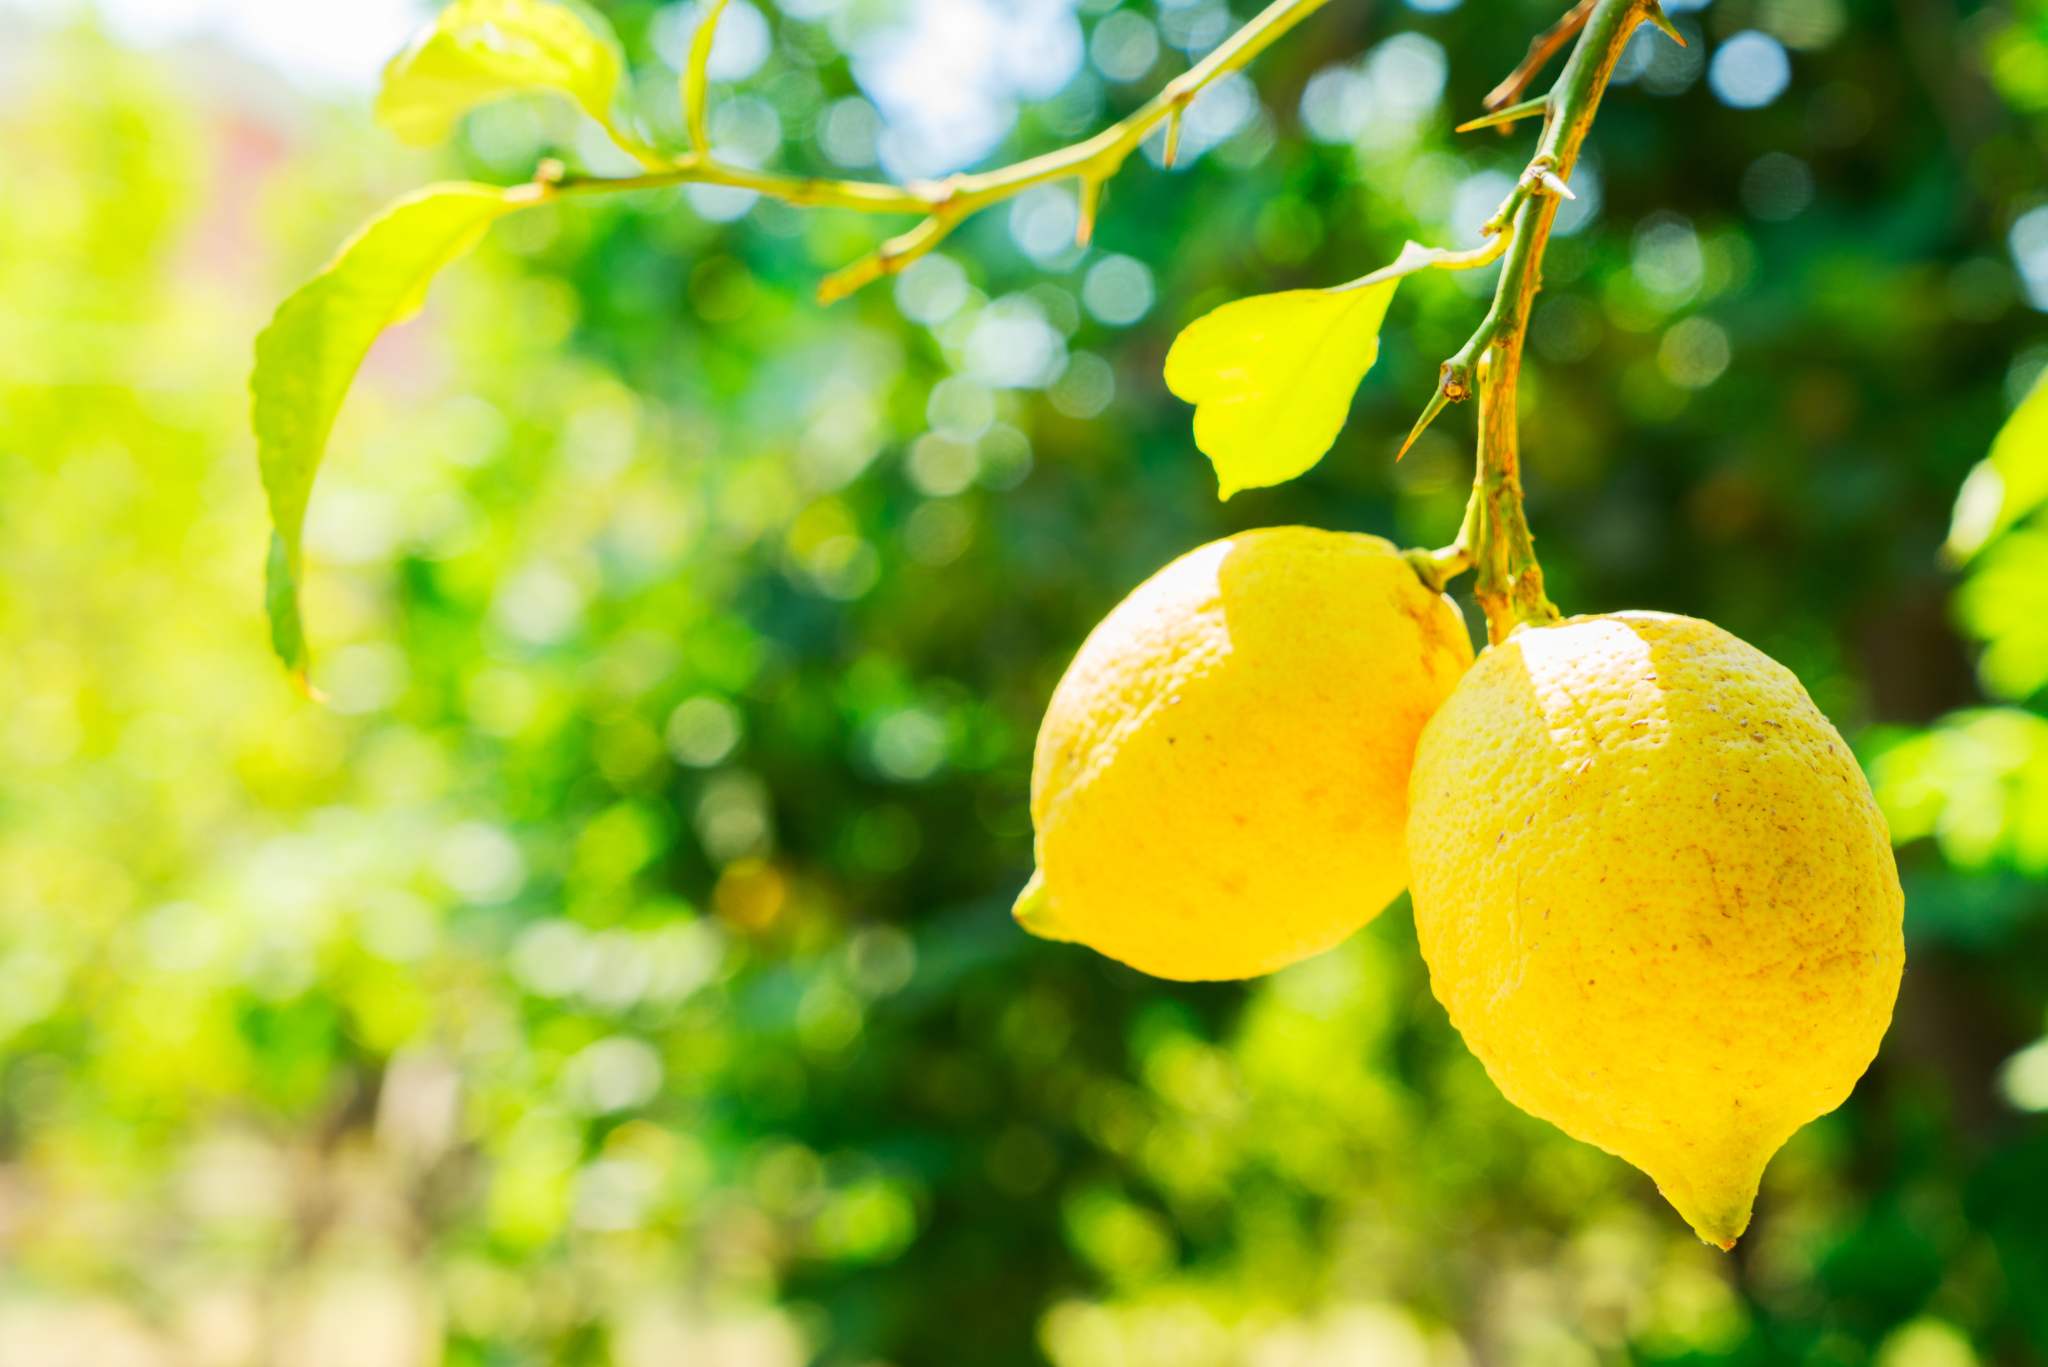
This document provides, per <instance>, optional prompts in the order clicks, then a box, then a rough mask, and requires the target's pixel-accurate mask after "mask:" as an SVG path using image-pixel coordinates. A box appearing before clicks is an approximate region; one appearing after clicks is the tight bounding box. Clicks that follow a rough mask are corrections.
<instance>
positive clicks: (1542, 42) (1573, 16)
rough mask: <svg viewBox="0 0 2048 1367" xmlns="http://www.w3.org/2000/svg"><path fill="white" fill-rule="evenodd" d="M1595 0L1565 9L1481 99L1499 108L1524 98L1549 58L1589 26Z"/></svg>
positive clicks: (1531, 42)
mask: <svg viewBox="0 0 2048 1367" xmlns="http://www.w3.org/2000/svg"><path fill="white" fill-rule="evenodd" d="M1595 3H1596V0H1578V3H1577V4H1575V5H1573V6H1572V7H1571V8H1570V9H1568V10H1566V11H1565V12H1564V18H1562V19H1560V20H1558V21H1557V22H1556V23H1554V24H1552V25H1551V26H1550V27H1549V28H1547V29H1545V30H1543V32H1541V33H1539V34H1537V35H1536V36H1535V37H1534V38H1531V39H1530V40H1529V55H1528V56H1526V57H1524V58H1522V61H1521V65H1519V66H1517V67H1516V68H1515V69H1514V70H1513V71H1510V72H1509V73H1508V76H1507V79H1506V80H1504V81H1502V82H1501V83H1500V84H1499V85H1497V86H1495V87H1494V88H1493V89H1492V90H1490V91H1488V92H1487V95H1486V98H1485V99H1484V100H1481V101H1480V103H1481V104H1483V105H1485V106H1486V107H1487V108H1488V109H1500V108H1502V107H1504V106H1506V105H1510V104H1513V103H1514V102H1515V101H1516V100H1519V99H1521V98H1522V92H1523V91H1525V90H1527V89H1528V88H1529V83H1530V82H1531V81H1533V80H1535V79H1536V77H1537V76H1538V75H1540V74H1541V73H1542V71H1543V68H1544V67H1546V66H1549V65H1550V59H1551V58H1552V57H1555V56H1556V55H1557V54H1558V53H1559V52H1561V51H1563V50H1564V45H1565V44H1566V43H1569V42H1570V41H1571V40H1572V39H1573V37H1575V36H1576V35H1577V34H1578V32H1579V30H1580V29H1582V28H1584V27H1585V26H1586V19H1587V18H1588V16H1590V15H1591V14H1592V13H1593V6H1594V4H1595Z"/></svg>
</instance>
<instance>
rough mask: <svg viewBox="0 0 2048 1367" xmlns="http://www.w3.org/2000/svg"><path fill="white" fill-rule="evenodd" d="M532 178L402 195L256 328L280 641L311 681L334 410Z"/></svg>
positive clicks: (526, 200) (256, 410)
mask: <svg viewBox="0 0 2048 1367" xmlns="http://www.w3.org/2000/svg"><path fill="white" fill-rule="evenodd" d="M539 196H540V192H539V191H538V190H537V189H536V188H535V187H533V186H520V187H518V188H516V189H511V190H503V189H499V188H497V187H495V186H490V185H467V184H450V185H434V186H429V187H428V188H427V189H425V190H422V191H420V192H419V193H417V194H414V195H410V196H408V197H407V198H405V199H402V200H400V201H398V202H397V203H396V204H394V205H392V206H391V207H390V208H389V209H387V210H385V212H384V213H383V214H381V215H380V216H378V217H377V218H375V219H373V220H372V221H371V222H370V223H369V224H368V225H366V226H365V227H364V228H363V229H362V230H361V231H359V232H358V233H357V234H356V235H355V236H354V237H352V238H350V239H349V240H348V242H347V243H345V244H344V245H343V246H342V248H341V250H340V251H339V252H337V253H336V254H335V257H334V259H333V260H332V261H330V262H329V263H328V264H327V266H326V268H325V269H324V270H322V271H321V272H320V273H319V274H318V275H316V276H314V277H313V278H312V279H311V280H309V281H307V282H306V283H305V284H304V285H302V286H301V287H300V288H299V290H298V292H297V293H295V294H293V295H292V296H291V297H290V298H289V299H286V300H285V301H284V303H282V304H280V305H278V309H277V314H276V316H275V317H273V318H272V319H271V321H270V326H268V327H266V328H265V329H264V330H263V332H262V333H261V335H259V336H258V337H257V338H256V369H255V372H254V373H253V374H252V375H251V377H250V381H249V388H250V393H251V396H252V398H253V400H254V404H253V408H252V417H253V420H254V425H255V429H256V453H257V461H258V464H259V466H260V467H261V470H262V473H263V492H264V494H265V496H266V497H267V498H268V500H269V503H270V520H271V526H272V528H273V532H272V536H271V547H270V560H269V569H268V576H267V577H268V590H267V595H266V597H267V602H268V607H269V612H270V634H271V640H272V643H273V644H274V645H275V646H276V647H277V653H278V656H279V658H281V659H282V660H283V661H284V662H285V665H286V667H287V668H289V669H290V670H291V671H292V673H293V674H294V675H295V676H296V677H297V678H299V679H300V680H301V681H303V680H304V678H305V671H306V638H305V632H304V629H303V627H302V624H301V621H300V614H299V593H298V584H299V560H300V554H299V538H300V534H301V532H302V530H303V528H304V526H305V521H306V502H307V500H308V499H309V498H310V497H311V495H312V491H313V477H314V475H315V474H316V473H317V472H318V470H319V468H320V455H321V452H322V450H323V449H324V448H325V447H326V445H327V436H328V433H329V432H330V431H332V430H333V427H334V416H335V414H336V413H337V412H338V411H340V408H341V401H342V399H343V397H344V396H346V395H347V393H348V387H349V383H350V381H352V380H353V379H354V378H355V373H356V370H357V368H358V367H359V366H361V365H362V362H363V356H364V355H365V353H367V352H368V351H369V349H370V344H371V343H372V342H374V341H375V340H376V339H377V334H378V333H380V332H382V331H383V330H384V329H385V328H387V327H389V326H391V325H392V324H393V323H396V322H399V321H402V320H403V319H405V318H407V317H409V316H410V315H411V314H412V313H414V312H415V311H417V310H418V308H419V306H420V304H421V302H422V301H423V300H424V298H425V296H426V291H427V286H428V285H429V284H431V283H432V281H433V278H434V275H435V273H436V272H438V271H439V270H440V269H441V268H442V267H443V266H445V265H447V264H448V263H449V262H450V261H453V260H454V259H455V258H456V257H458V256H460V255H462V254H463V253H464V252H466V251H468V250H469V249H470V248H471V247H472V246H474V245H475V244H476V241H477V239H478V238H480V237H482V236H483V234H484V230H485V229H487V228H489V227H490V225H491V223H492V222H493V221H494V220H496V219H497V218H498V217H499V216H500V215H502V214H505V213H507V212H509V211H511V210H513V209H516V208H519V207H520V206H521V205H524V204H530V203H533V202H534V201H535V200H536V199H538V198H539Z"/></svg>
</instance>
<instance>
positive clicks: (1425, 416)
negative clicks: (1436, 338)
mask: <svg viewBox="0 0 2048 1367" xmlns="http://www.w3.org/2000/svg"><path fill="white" fill-rule="evenodd" d="M1471 393H1472V386H1471V385H1470V383H1468V381H1467V377H1466V375H1465V372H1464V371H1463V370H1462V369H1461V368H1459V367H1458V366H1455V365H1453V364H1452V363H1451V362H1449V361H1445V362H1444V364H1443V369H1442V370H1440V371H1439V372H1438V373H1437V381H1436V392H1435V393H1434V394H1432V395H1430V396H1429V403H1428V404H1427V405H1426V406H1425V407H1424V408H1423V410H1422V416H1421V417H1419V418H1417V419H1416V420H1415V426H1414V427H1412V428H1410V429H1409V430H1408V440H1406V441H1404V442H1402V443H1401V449H1400V450H1399V451H1397V452H1395V453H1394V463H1395V464H1397V465H1398V464H1400V462H1401V458H1402V457H1403V456H1406V455H1407V454H1408V448H1409V447H1411V446H1413V445H1415V439H1416V438H1417V437H1420V436H1421V435H1422V434H1423V432H1424V431H1425V430H1427V428H1428V427H1429V425H1430V424H1431V423H1433V422H1435V421H1436V418H1437V414H1439V413H1441V412H1443V411H1444V409H1445V408H1446V407H1447V406H1448V405H1450V404H1454V403H1459V402H1462V401H1463V400H1464V399H1466V398H1467V397H1469V396H1470V395H1471Z"/></svg>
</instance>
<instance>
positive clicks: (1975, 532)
mask: <svg viewBox="0 0 2048 1367" xmlns="http://www.w3.org/2000/svg"><path fill="white" fill-rule="evenodd" d="M2043 503H2048V375H2044V376H2042V377H2041V380H2040V381H2039V383H2037V384H2035V386H2034V388H2033V392H2032V393H2030V394H2028V395H2027V397H2026V398H2025V399H2024V400H2022V401H2021V402H2020V406H2019V407H2018V408H2016V409H2014V410H2013V415H2012V417H2010V418H2008V419H2007V420H2006V424H2005V426H2004V428H2002V429H2001V430H2000V431H1999V433H1998V436H1997V438H1996V439H1994V440H1993V441H1992V443H1991V454H1990V455H1988V456H1986V457H1985V458H1984V459H1983V460H1981V461H1979V462H1978V463H1977V467H1976V468H1975V469H1974V470H1972V471H1970V475H1969V478H1967V479H1965V480H1964V481H1963V487H1962V490H1961V491H1960V492H1959V493H1958V494H1957V495H1956V510H1955V516H1954V519H1953V520H1952V521H1951V522H1950V523H1949V530H1948V544H1947V546H1946V548H1945V549H1946V550H1947V552H1948V554H1949V557H1950V558H1951V559H1952V560H1955V561H1956V562H1958V563H1960V562H1962V561H1965V560H1968V559H1969V558H1970V557H1971V556H1973V555H1975V554H1976V553H1977V552H1978V551H1980V550H1982V549H1983V548H1984V547H1985V546H1986V545H1988V544H1989V543H1990V542H1991V540H1992V539H1993V538H1994V537H1996V536H1998V535H1999V534H2000V533H2001V532H2003V531H2005V530H2006V529H2007V528H2008V527H2010V526H2012V525H2013V524H2014V523H2015V522H2018V521H2019V520H2020V519H2021V518H2023V517H2025V516H2026V515H2027V514H2028V513H2031V512H2033V511H2034V510H2035V509H2036V508H2039V507H2040V506H2041V505H2042V504H2043Z"/></svg>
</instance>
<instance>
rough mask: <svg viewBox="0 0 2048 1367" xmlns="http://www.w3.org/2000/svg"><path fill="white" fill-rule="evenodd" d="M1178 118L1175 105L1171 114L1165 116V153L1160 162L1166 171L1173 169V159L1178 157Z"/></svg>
mask: <svg viewBox="0 0 2048 1367" xmlns="http://www.w3.org/2000/svg"><path fill="white" fill-rule="evenodd" d="M1180 116H1181V109H1180V106H1179V105H1175V106H1174V109H1173V112H1172V113H1171V114H1168V115H1167V116H1166V152H1165V155H1164V157H1163V158H1162V161H1163V162H1164V163H1165V165H1166V167H1167V169H1168V170H1171V169H1173V162H1174V159H1175V158H1176V157H1178V156H1179V155H1180Z"/></svg>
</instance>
